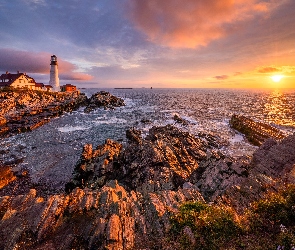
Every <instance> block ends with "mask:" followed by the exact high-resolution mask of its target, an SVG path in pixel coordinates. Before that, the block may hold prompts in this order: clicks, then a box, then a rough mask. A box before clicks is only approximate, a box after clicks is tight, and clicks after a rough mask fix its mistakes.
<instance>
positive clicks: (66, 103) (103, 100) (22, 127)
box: [0, 89, 124, 137]
mask: <svg viewBox="0 0 295 250" xmlns="http://www.w3.org/2000/svg"><path fill="white" fill-rule="evenodd" d="M123 105H124V101H123V100H122V99H120V98H117V97H115V96H112V95H110V94H109V93H107V92H104V91H101V92H98V93H96V94H95V95H93V96H92V97H91V98H90V99H88V98H87V97H86V96H85V94H83V93H80V92H79V91H74V92H45V91H34V90H12V89H8V90H2V91H0V136H2V137H3V136H11V135H13V134H17V133H23V132H28V131H32V130H33V129H36V128H38V127H40V126H42V125H44V124H45V123H47V122H48V121H49V120H50V119H51V118H54V117H58V116H60V115H62V114H63V113H64V112H71V111H73V110H76V109H78V108H79V107H81V106H86V107H85V112H90V111H92V110H94V109H96V108H99V107H106V108H114V107H119V106H123Z"/></svg>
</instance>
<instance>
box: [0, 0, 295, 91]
mask: <svg viewBox="0 0 295 250" xmlns="http://www.w3.org/2000/svg"><path fill="white" fill-rule="evenodd" d="M53 54H54V55H56V56H57V59H58V69H59V79H60V83H61V84H67V83H71V84H75V85H77V86H78V87H85V88H113V87H133V88H142V87H153V88H295V0H280V1H278V0H222V1H221V0H83V1H79V0H63V1H60V0H0V73H1V74H2V73H5V72H6V71H9V72H10V73H16V72H17V71H20V72H25V73H27V74H28V75H29V76H31V77H34V78H35V80H36V81H37V82H43V83H46V84H48V82H49V71H50V56H51V55H53Z"/></svg>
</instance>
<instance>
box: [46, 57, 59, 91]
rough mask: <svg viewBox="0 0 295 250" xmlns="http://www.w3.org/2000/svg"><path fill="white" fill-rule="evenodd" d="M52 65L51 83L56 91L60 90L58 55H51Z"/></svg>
mask: <svg viewBox="0 0 295 250" xmlns="http://www.w3.org/2000/svg"><path fill="white" fill-rule="evenodd" d="M50 65H51V67H50V80H49V85H51V86H52V87H53V90H54V91H60V88H59V79H58V69H57V65H58V64H57V57H56V55H53V56H51V60H50Z"/></svg>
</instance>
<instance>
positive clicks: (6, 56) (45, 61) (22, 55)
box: [0, 49, 92, 80]
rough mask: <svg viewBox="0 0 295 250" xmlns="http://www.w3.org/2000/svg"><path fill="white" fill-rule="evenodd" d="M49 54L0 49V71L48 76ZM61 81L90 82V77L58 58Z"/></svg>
mask: <svg viewBox="0 0 295 250" xmlns="http://www.w3.org/2000/svg"><path fill="white" fill-rule="evenodd" d="M50 57H51V54H49V53H46V52H28V51H20V50H13V49H0V58H1V60H0V71H2V72H6V71H9V72H11V73H15V72H17V71H20V72H26V73H39V74H49V71H50ZM58 64H59V65H58V70H59V73H60V79H61V80H91V79H92V76H91V75H88V74H84V73H80V72H76V70H77V66H76V65H74V64H72V63H70V62H67V61H65V60H62V59H61V58H58Z"/></svg>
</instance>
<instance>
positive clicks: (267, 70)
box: [258, 67, 280, 73]
mask: <svg viewBox="0 0 295 250" xmlns="http://www.w3.org/2000/svg"><path fill="white" fill-rule="evenodd" d="M278 71H280V69H278V68H275V67H262V68H260V69H258V72H259V73H273V72H278Z"/></svg>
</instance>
